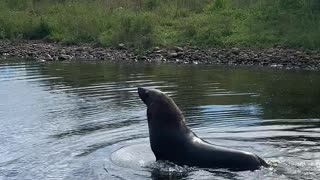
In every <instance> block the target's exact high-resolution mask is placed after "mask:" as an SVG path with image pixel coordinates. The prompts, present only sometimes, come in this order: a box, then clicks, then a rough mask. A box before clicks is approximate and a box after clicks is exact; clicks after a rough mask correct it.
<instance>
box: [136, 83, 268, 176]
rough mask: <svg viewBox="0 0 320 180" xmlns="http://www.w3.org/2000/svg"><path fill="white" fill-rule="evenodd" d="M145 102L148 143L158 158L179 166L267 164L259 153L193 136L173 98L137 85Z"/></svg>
mask: <svg viewBox="0 0 320 180" xmlns="http://www.w3.org/2000/svg"><path fill="white" fill-rule="evenodd" d="M138 93H139V96H140V98H141V100H142V101H143V102H144V103H145V104H146V105H147V118H148V126H149V135H150V144H151V149H152V151H153V153H154V154H155V156H156V159H157V160H168V161H171V162H174V163H176V164H179V165H189V166H198V167H203V168H227V169H231V170H255V169H259V168H260V167H261V166H268V164H267V163H266V162H265V161H264V160H263V159H261V158H260V157H259V156H257V155H255V154H253V153H249V152H244V151H239V150H233V149H229V148H224V147H219V146H216V145H213V144H210V143H208V142H206V141H204V140H202V139H200V138H199V137H197V135H195V134H194V133H193V132H192V131H191V130H190V129H189V128H188V127H187V126H186V124H185V119H184V116H183V114H182V112H181V111H180V109H179V108H178V106H177V105H176V104H175V103H174V101H173V100H172V99H171V98H170V97H168V96H167V95H166V94H164V93H162V92H161V91H158V90H155V89H146V88H138Z"/></svg>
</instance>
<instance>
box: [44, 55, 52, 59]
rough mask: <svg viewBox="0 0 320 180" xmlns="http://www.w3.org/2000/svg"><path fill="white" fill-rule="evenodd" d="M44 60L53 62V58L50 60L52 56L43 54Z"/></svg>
mask: <svg viewBox="0 0 320 180" xmlns="http://www.w3.org/2000/svg"><path fill="white" fill-rule="evenodd" d="M44 60H45V61H53V58H52V56H51V55H50V54H45V56H44Z"/></svg>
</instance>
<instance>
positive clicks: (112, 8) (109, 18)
mask: <svg viewBox="0 0 320 180" xmlns="http://www.w3.org/2000/svg"><path fill="white" fill-rule="evenodd" d="M319 32H320V2H319V1H318V0H255V1H252V0H197V1H195V0H170V1H169V0H2V1H1V2H0V39H44V40H50V41H56V42H62V43H66V44H78V43H93V44H96V45H99V46H107V47H114V46H117V45H118V44H119V43H124V44H125V45H126V46H128V47H132V48H138V49H145V48H150V47H153V46H165V47H170V46H176V45H179V46H180V45H181V46H184V45H192V46H200V47H230V46H237V47H255V48H269V47H275V46H282V47H290V48H304V49H316V50H319V49H320V33H319Z"/></svg>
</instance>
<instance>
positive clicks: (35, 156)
mask: <svg viewBox="0 0 320 180" xmlns="http://www.w3.org/2000/svg"><path fill="white" fill-rule="evenodd" d="M319 79H320V78H319V74H317V73H311V72H309V73H304V72H295V73H291V72H287V71H272V72H268V71H261V70H255V69H246V68H244V69H241V68H239V69H232V70H230V69H228V68H224V67H214V66H203V67H200V66H199V67H194V66H175V65H174V66H172V65H150V64H149V65H144V64H139V65H135V66H131V65H125V64H109V63H101V64H99V63H97V64H85V63H83V64H81V63H68V64H63V63H53V64H42V65H39V64H32V63H31V64H26V63H15V64H10V63H2V64H1V62H0V87H1V88H0V117H1V118H0V142H1V147H0V157H1V158H0V179H130V180H132V179H139V180H140V179H153V180H158V179H197V180H198V179H317V177H320V173H319V171H318V169H319V168H320V167H319V165H320V153H319V141H320V135H319V134H320V128H319V124H320V119H319V116H317V115H316V113H314V112H313V111H315V110H316V109H317V108H318V107H319V106H318V105H319V102H318V99H319V93H318V92H319V84H320V82H319ZM293 85H294V86H293ZM138 86H143V87H149V88H158V89H161V90H162V91H164V92H166V93H167V94H168V95H170V96H171V97H173V98H174V100H175V101H176V102H177V104H178V105H179V107H181V109H182V111H183V112H184V114H185V116H186V122H187V124H188V125H189V126H190V127H191V128H192V130H193V131H195V133H196V134H197V135H198V136H200V137H201V138H203V139H205V140H207V141H209V142H211V143H213V144H216V145H221V146H225V147H228V148H236V149H240V150H247V151H250V152H254V153H256V154H258V155H259V156H261V157H263V158H264V159H266V160H267V161H268V162H269V163H270V164H272V167H271V168H269V169H265V168H263V169H261V170H258V171H254V172H250V171H244V172H230V171H227V170H223V169H218V170H216V169H199V168H196V167H185V166H177V165H174V164H171V163H169V162H155V159H154V155H153V153H152V151H151V149H150V145H149V139H148V136H149V135H148V126H147V121H146V111H145V110H146V107H145V105H144V104H143V103H142V102H141V100H140V99H139V97H138V95H137V92H136V91H137V90H136V88H137V87H138ZM296 100H299V101H296ZM303 103H305V104H303ZM312 109H313V111H311V110H312ZM298 117H299V118H298ZM300 117H301V118H300ZM280 118H281V119H280Z"/></svg>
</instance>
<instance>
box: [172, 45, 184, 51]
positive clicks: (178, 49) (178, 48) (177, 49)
mask: <svg viewBox="0 0 320 180" xmlns="http://www.w3.org/2000/svg"><path fill="white" fill-rule="evenodd" d="M174 50H175V51H176V52H182V51H183V48H182V47H178V46H176V47H174Z"/></svg>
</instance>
